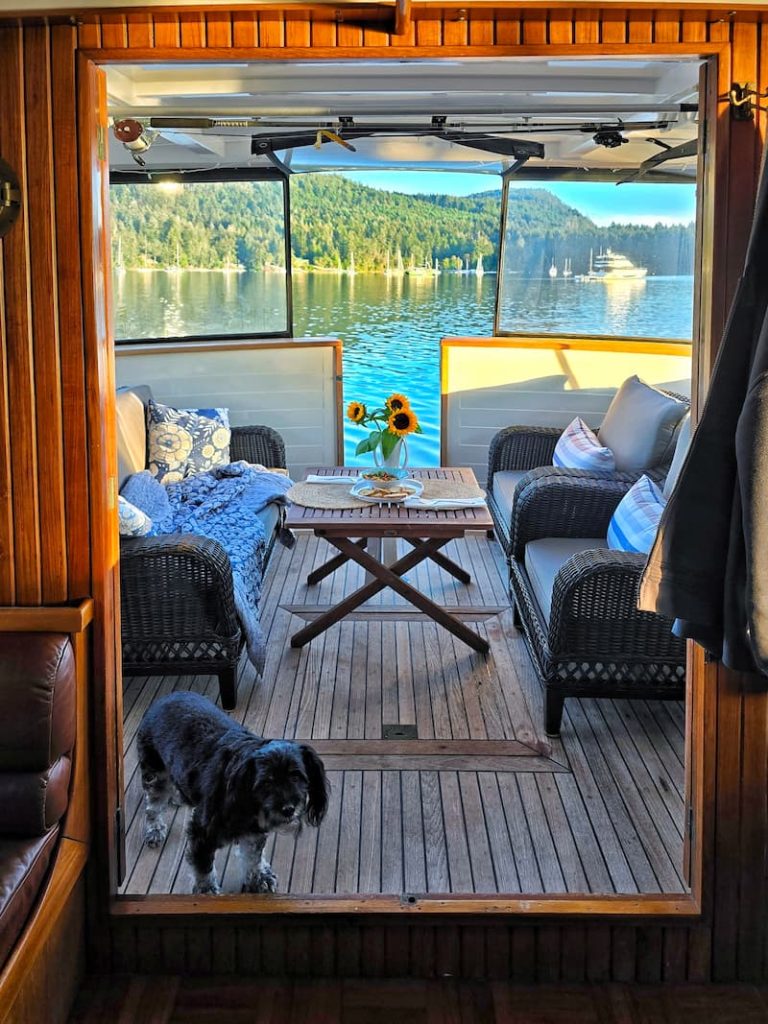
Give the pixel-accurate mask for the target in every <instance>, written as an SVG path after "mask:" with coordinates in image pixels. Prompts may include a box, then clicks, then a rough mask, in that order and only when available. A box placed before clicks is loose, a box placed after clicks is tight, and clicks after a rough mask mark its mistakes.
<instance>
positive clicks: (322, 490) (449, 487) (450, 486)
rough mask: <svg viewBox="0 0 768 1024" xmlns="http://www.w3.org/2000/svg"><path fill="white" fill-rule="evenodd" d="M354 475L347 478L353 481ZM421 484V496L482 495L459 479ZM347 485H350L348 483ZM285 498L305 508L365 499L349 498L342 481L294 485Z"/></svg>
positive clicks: (357, 503)
mask: <svg viewBox="0 0 768 1024" xmlns="http://www.w3.org/2000/svg"><path fill="white" fill-rule="evenodd" d="M355 480H357V477H350V481H351V482H352V483H354V481H355ZM422 483H423V484H424V493H423V494H422V497H423V498H483V497H485V494H484V492H483V491H481V490H480V488H479V487H476V486H474V485H473V484H465V483H462V482H461V480H422ZM350 486H351V485H350ZM287 498H288V500H289V501H292V502H293V503H294V504H296V505H303V506H304V507H305V508H327V509H334V508H365V507H366V506H368V505H370V504H371V503H370V502H369V501H360V499H359V498H353V497H352V495H351V494H350V493H349V491H348V490H347V488H346V487H344V485H343V484H308V483H306V482H302V483H298V484H294V485H293V487H291V489H290V490H289V491H288V494H287Z"/></svg>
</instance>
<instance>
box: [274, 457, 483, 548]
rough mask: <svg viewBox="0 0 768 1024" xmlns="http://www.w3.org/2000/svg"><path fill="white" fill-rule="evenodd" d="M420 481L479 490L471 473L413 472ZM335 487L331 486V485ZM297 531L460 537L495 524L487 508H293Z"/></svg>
mask: <svg viewBox="0 0 768 1024" xmlns="http://www.w3.org/2000/svg"><path fill="white" fill-rule="evenodd" d="M360 472H361V469H359V468H355V467H351V466H322V467H320V468H317V469H313V468H310V469H308V470H307V473H308V474H310V473H311V474H316V475H318V476H349V477H350V478H351V479H355V478H356V477H357V475H358V474H359V473H360ZM410 473H411V476H412V477H413V478H414V479H416V480H455V481H456V482H457V483H461V484H465V485H467V484H468V485H470V486H474V487H479V485H478V483H477V478H476V477H475V474H474V473H473V471H472V470H471V469H466V468H459V469H455V468H447V467H440V468H431V469H411V470H410ZM329 486H331V485H329ZM285 525H286V526H287V527H288V528H289V529H293V530H314V531H315V532H316V533H318V534H322V535H324V536H326V537H332V536H340V537H421V538H427V537H460V536H462V535H463V534H464V533H465V532H466V531H467V530H491V529H493V520H492V519H491V514H490V512H489V511H488V509H487V507H485V506H482V507H479V508H478V507H475V508H459V509H440V510H437V509H423V508H405V507H404V506H403V505H400V504H392V505H366V507H365V508H347V509H324V508H305V507H304V506H302V505H291V506H290V508H289V509H288V514H287V519H286V524H285Z"/></svg>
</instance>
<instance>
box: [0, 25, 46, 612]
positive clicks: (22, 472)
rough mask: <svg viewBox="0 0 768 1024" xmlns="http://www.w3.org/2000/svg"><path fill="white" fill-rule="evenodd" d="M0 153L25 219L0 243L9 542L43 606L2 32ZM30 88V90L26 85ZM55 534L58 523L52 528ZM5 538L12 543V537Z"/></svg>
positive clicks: (16, 79) (27, 595)
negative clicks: (10, 515) (10, 513)
mask: <svg viewBox="0 0 768 1024" xmlns="http://www.w3.org/2000/svg"><path fill="white" fill-rule="evenodd" d="M0 53H2V57H3V60H2V66H3V72H4V73H3V74H2V75H0V109H2V111H3V116H2V119H0V151H2V152H3V153H4V154H6V153H7V154H8V155H9V156H11V155H12V154H13V156H11V159H13V160H14V164H15V168H16V173H17V175H18V178H19V183H20V185H21V190H22V214H21V216H20V217H19V219H18V221H17V222H16V224H15V225H14V228H13V231H11V232H9V233H8V234H7V235H6V236H5V238H4V239H3V242H2V246H3V286H4V292H5V294H4V303H3V304H4V312H5V344H6V352H5V356H6V366H7V375H8V385H7V387H8V418H9V425H10V431H11V445H10V454H11V474H12V484H11V486H12V505H13V540H12V541H11V543H10V547H11V548H12V550H13V552H14V563H15V577H16V588H15V589H16V593H15V600H16V602H18V603H19V604H40V602H41V600H42V580H41V539H40V501H39V495H38V489H37V472H38V470H37V415H36V413H37V409H36V403H35V383H34V376H35V366H34V345H33V338H32V330H33V323H32V308H31V307H32V275H31V266H30V252H29V242H30V238H29V236H30V225H29V204H30V202H32V201H33V197H32V196H31V195H30V193H29V187H28V178H27V153H26V145H25V133H26V129H25V125H26V109H25V96H24V83H25V77H24V71H25V69H24V40H23V33H22V31H21V30H19V29H13V28H6V29H0ZM28 87H29V86H28ZM53 528H54V529H56V525H55V524H53ZM9 540H10V538H9Z"/></svg>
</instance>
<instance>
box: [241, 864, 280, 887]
mask: <svg viewBox="0 0 768 1024" xmlns="http://www.w3.org/2000/svg"><path fill="white" fill-rule="evenodd" d="M242 891H243V892H277V875H276V874H275V872H274V871H273V870H272V868H271V867H270V866H269V864H265V865H263V866H262V868H261V869H260V870H259V871H258V872H256V873H254V874H253V875H251V876H249V877H248V878H246V880H245V882H244V884H243V890H242Z"/></svg>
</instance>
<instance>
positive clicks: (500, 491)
mask: <svg viewBox="0 0 768 1024" xmlns="http://www.w3.org/2000/svg"><path fill="white" fill-rule="evenodd" d="M528 472H529V471H528V470H527V469H505V470H502V472H501V473H494V474H493V485H492V486H491V493H492V494H493V497H494V500H495V501H496V504H497V505H498V506H499V509H500V510H501V512H502V513H503V515H504V522H506V523H511V522H512V499H513V498H514V496H515V488H516V487H517V485H518V483H519V481H520V480H522V479H523V477H524V476H526V475H527V473H528Z"/></svg>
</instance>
